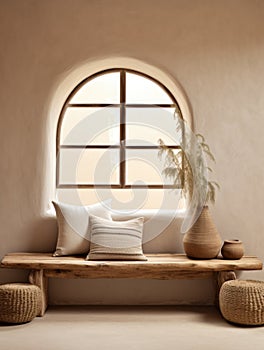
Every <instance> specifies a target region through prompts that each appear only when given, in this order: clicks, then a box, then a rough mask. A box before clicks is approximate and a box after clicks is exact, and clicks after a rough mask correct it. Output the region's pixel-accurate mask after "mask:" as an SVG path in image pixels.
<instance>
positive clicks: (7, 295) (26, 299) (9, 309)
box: [0, 283, 41, 323]
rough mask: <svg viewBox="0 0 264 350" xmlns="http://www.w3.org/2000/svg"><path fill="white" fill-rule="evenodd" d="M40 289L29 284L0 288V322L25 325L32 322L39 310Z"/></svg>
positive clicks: (14, 284)
mask: <svg viewBox="0 0 264 350" xmlns="http://www.w3.org/2000/svg"><path fill="white" fill-rule="evenodd" d="M40 300H41V291H40V288H39V287H37V286H35V285H32V284H29V283H11V284H3V285H1V286H0V322H5V323H25V322H29V321H32V320H33V318H34V317H36V316H37V314H38V313H39V310H40Z"/></svg>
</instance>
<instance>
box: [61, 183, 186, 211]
mask: <svg viewBox="0 0 264 350" xmlns="http://www.w3.org/2000/svg"><path fill="white" fill-rule="evenodd" d="M146 191H147V192H145V191H144V190H142V189H122V190H120V189H94V188H89V189H87V188H85V189H80V188H78V189H58V190H57V197H58V200H59V201H61V202H64V203H69V204H74V205H90V204H94V203H97V202H102V201H107V200H109V199H111V208H112V209H113V211H115V214H118V212H117V211H118V210H120V212H121V211H125V210H133V213H135V214H137V212H136V210H137V209H165V210H168V209H172V210H175V209H177V208H178V209H180V208H183V207H184V206H183V205H182V203H181V197H180V190H175V191H172V190H170V189H166V190H164V189H158V190H156V189H147V190H146ZM139 215H140V213H139Z"/></svg>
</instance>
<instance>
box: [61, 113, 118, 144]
mask: <svg viewBox="0 0 264 350" xmlns="http://www.w3.org/2000/svg"><path fill="white" fill-rule="evenodd" d="M119 122H120V109H119V108H110V107H106V108H90V107H68V108H67V110H66V112H65V115H64V119H63V123H62V126H61V137H60V142H61V145H113V144H116V143H118V142H119V130H120V126H119Z"/></svg>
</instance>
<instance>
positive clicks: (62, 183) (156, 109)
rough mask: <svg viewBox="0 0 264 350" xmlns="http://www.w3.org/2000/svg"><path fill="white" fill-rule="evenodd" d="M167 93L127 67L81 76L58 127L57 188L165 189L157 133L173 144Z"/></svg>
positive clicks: (167, 185) (176, 145)
mask: <svg viewBox="0 0 264 350" xmlns="http://www.w3.org/2000/svg"><path fill="white" fill-rule="evenodd" d="M176 107H177V110H179V111H180V108H179V105H178V103H177V101H176V99H175V97H174V96H173V95H172V93H171V92H170V91H169V90H168V89H167V88H166V87H165V86H164V85H163V84H161V83H160V82H159V81H157V80H155V79H154V78H152V77H150V76H148V75H146V74H143V73H141V72H138V71H134V70H130V69H108V70H104V71H101V72H98V73H96V74H94V75H92V76H89V77H88V78H86V79H84V80H83V81H82V82H81V83H80V84H79V85H78V86H76V87H75V89H74V90H73V91H72V92H71V93H70V95H69V97H68V98H67V100H66V101H65V104H64V106H63V108H62V111H61V114H60V118H59V122H58V129H57V168H56V169H57V174H56V185H57V189H59V190H67V189H83V190H89V189H94V188H96V189H98V190H103V189H113V190H120V189H122V190H129V189H131V188H133V189H138V190H140V189H146V188H148V189H149V190H164V189H169V188H172V184H171V183H170V182H169V180H168V179H165V178H164V176H163V175H162V167H163V163H162V162H161V161H160V160H159V159H158V156H157V155H158V139H159V138H162V139H163V140H164V141H165V142H166V144H167V145H168V146H169V147H171V148H172V149H175V150H177V149H179V148H180V146H179V142H178V141H177V140H175V137H174V130H175V120H174V111H175V108H176Z"/></svg>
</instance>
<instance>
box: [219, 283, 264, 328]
mask: <svg viewBox="0 0 264 350" xmlns="http://www.w3.org/2000/svg"><path fill="white" fill-rule="evenodd" d="M219 306H220V310H221V313H222V315H223V317H224V318H225V319H226V320H227V321H230V322H233V323H238V324H242V325H252V326H254V325H263V324H264V282H262V281H252V280H248V281H242V280H232V281H228V282H225V283H224V284H223V285H222V287H221V289H220V294H219Z"/></svg>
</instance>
